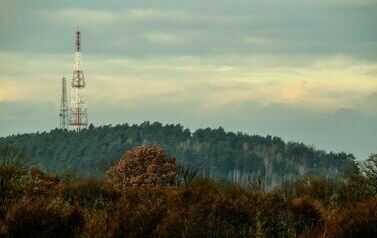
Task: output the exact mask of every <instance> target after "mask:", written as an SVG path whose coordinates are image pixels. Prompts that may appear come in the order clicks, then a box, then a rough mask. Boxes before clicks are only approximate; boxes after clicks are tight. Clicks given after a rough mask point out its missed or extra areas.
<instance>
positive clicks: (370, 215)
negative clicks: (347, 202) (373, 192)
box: [326, 197, 377, 237]
mask: <svg viewBox="0 0 377 238" xmlns="http://www.w3.org/2000/svg"><path fill="white" fill-rule="evenodd" d="M376 224H377V197H372V198H370V199H368V200H366V201H364V202H359V203H357V204H354V205H352V206H349V207H345V208H343V209H341V210H340V211H338V212H337V213H336V214H335V215H334V216H333V217H332V218H331V220H330V222H329V229H328V230H329V231H328V233H327V236H326V237H375V235H376V234H377V225H376Z"/></svg>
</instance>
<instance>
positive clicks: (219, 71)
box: [0, 0, 377, 159]
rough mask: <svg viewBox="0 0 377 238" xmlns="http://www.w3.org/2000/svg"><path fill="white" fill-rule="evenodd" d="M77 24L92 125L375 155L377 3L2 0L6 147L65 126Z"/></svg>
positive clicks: (0, 106) (0, 99) (1, 127)
mask: <svg viewBox="0 0 377 238" xmlns="http://www.w3.org/2000/svg"><path fill="white" fill-rule="evenodd" d="M77 27H79V28H80V30H81V31H82V52H83V68H84V72H85V76H86V80H87V93H88V99H87V100H88V114H89V120H90V122H92V123H93V124H94V125H103V124H110V123H111V124H113V125H114V124H117V123H125V122H128V123H141V122H143V121H146V120H149V121H161V122H163V123H180V124H182V125H183V126H185V127H188V128H190V129H197V128H200V127H207V126H209V127H219V126H222V127H224V128H225V129H226V130H228V131H242V132H246V133H249V134H260V135H267V134H270V135H276V136H280V137H282V138H283V139H285V140H287V141H289V140H291V141H299V142H304V143H306V144H309V145H313V146H315V147H316V148H319V149H325V150H327V151H330V150H332V151H335V152H340V151H345V152H347V153H354V154H355V155H356V156H357V157H358V158H359V159H365V158H366V157H367V156H368V155H369V154H370V153H372V152H375V153H376V152H377V0H328V1H327V0H312V1H309V0H286V1H283V0H263V1H262V0H260V1H253V0H238V1H235V0H229V1H228V0H200V1H198V0H190V1H183V0H182V1H180V0H177V1H172V0H169V1H161V0H153V1H142V0H138V1H124V0H122V1H121V0H119V1H99V0H98V1H97V0H90V1H89V0H87V1H76V0H74V1H51V0H45V1H38V0H35V1H17V0H16V1H15V0H5V1H4V0H2V1H1V2H0V136H6V135H10V134H15V133H24V132H35V131H46V130H47V131H48V130H51V129H53V128H54V127H57V126H58V123H59V118H58V113H59V112H58V110H59V103H60V90H61V88H60V84H61V77H62V76H63V75H65V76H66V77H67V78H69V79H71V77H72V70H73V51H74V45H73V44H74V31H75V29H76V28H77Z"/></svg>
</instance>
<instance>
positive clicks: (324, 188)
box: [278, 177, 343, 207]
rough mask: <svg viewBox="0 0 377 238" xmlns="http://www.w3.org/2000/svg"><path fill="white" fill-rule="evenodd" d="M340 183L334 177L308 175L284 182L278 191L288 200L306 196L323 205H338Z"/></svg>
mask: <svg viewBox="0 0 377 238" xmlns="http://www.w3.org/2000/svg"><path fill="white" fill-rule="evenodd" d="M342 184H343V183H342V182H341V181H337V180H334V179H327V178H322V177H310V178H304V179H300V180H297V181H294V182H291V183H285V184H283V186H282V187H281V188H280V189H279V191H278V192H279V193H281V194H282V195H284V196H285V197H286V198H287V199H289V200H291V199H295V198H297V197H308V198H312V199H315V200H317V201H320V202H321V203H322V204H323V205H325V206H328V207H338V206H340V205H341V204H340V201H339V200H340V198H339V193H340V190H341V188H342Z"/></svg>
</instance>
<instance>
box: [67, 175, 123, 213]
mask: <svg viewBox="0 0 377 238" xmlns="http://www.w3.org/2000/svg"><path fill="white" fill-rule="evenodd" d="M61 194H62V195H61V196H62V198H63V200H64V201H67V202H69V203H70V204H77V205H79V206H81V207H92V208H101V207H104V206H105V205H106V204H108V203H111V202H113V201H114V200H116V198H117V197H118V193H117V192H116V191H114V190H113V189H112V187H106V186H105V184H104V183H103V182H102V181H98V180H96V179H94V178H89V179H82V180H75V181H70V182H67V183H66V184H65V186H64V188H63V189H62V193H61Z"/></svg>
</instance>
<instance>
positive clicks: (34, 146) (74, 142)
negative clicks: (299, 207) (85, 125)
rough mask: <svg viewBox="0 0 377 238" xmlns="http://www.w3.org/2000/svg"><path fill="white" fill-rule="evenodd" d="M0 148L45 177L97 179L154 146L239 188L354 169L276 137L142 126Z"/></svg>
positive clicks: (346, 160)
mask: <svg viewBox="0 0 377 238" xmlns="http://www.w3.org/2000/svg"><path fill="white" fill-rule="evenodd" d="M0 144H7V145H11V146H13V147H16V148H22V149H25V151H26V154H27V157H28V163H29V164H30V165H31V164H33V165H36V166H39V167H41V168H43V169H45V170H47V171H53V172H58V173H59V172H60V173H62V172H64V171H67V170H73V171H75V172H77V173H78V174H80V175H83V176H101V175H102V174H103V171H104V170H105V169H106V168H108V167H109V166H110V165H112V164H114V163H115V162H116V161H117V160H119V158H120V157H121V155H122V154H123V153H124V152H125V151H127V150H129V149H131V148H133V147H135V146H137V145H141V144H159V145H161V146H162V148H164V149H165V150H167V152H168V153H169V154H170V155H172V156H175V157H176V159H177V161H178V163H180V164H189V165H191V166H193V167H195V168H196V169H198V170H199V173H200V174H202V175H207V176H208V175H209V176H211V177H214V178H221V179H227V180H232V181H237V182H241V183H245V182H247V181H248V178H250V177H255V176H256V175H258V174H259V175H261V174H262V175H263V176H264V177H265V181H266V183H267V184H268V185H274V184H278V183H280V182H282V181H284V180H294V179H296V178H297V177H299V176H303V175H308V174H313V175H321V176H329V177H335V176H340V175H341V174H342V172H344V170H345V169H346V168H347V167H349V166H352V165H353V164H354V156H353V155H351V154H345V153H339V154H335V153H327V152H325V151H322V150H316V149H314V148H312V147H309V146H306V145H304V144H300V143H292V142H288V143H286V142H284V141H283V140H282V139H281V138H278V137H271V136H267V137H262V136H257V135H254V136H251V135H246V134H243V133H232V132H225V131H224V129H222V128H218V129H210V128H206V129H199V130H197V131H195V132H193V133H191V132H190V131H189V130H188V129H185V128H183V127H182V126H181V125H162V124H161V123H158V122H155V123H152V124H151V123H149V122H144V123H142V124H140V125H132V126H130V125H128V124H125V125H117V126H102V127H97V128H95V127H93V126H91V127H90V128H89V129H88V130H84V131H82V132H80V133H75V132H70V131H64V130H59V129H55V130H52V131H50V132H48V133H47V132H43V133H33V134H23V135H14V136H8V137H4V138H0Z"/></svg>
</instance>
